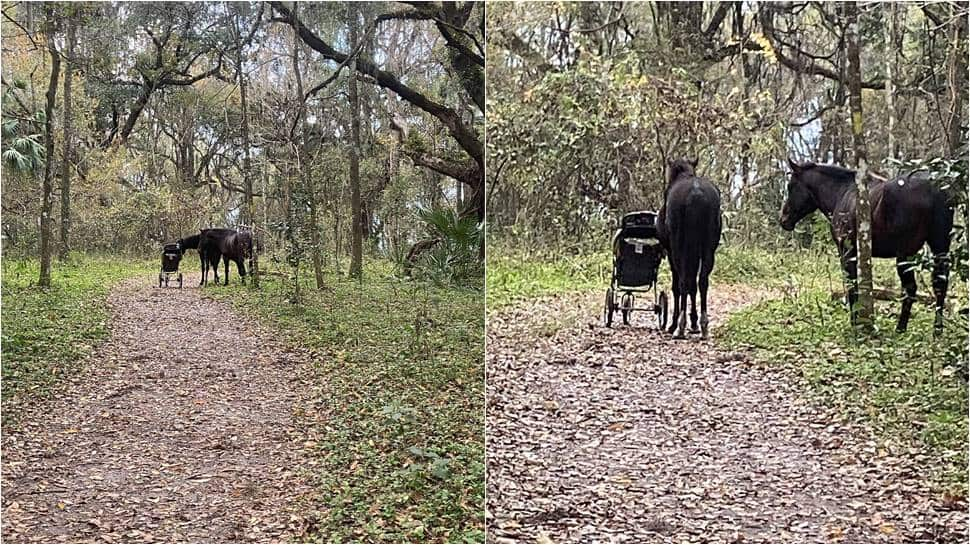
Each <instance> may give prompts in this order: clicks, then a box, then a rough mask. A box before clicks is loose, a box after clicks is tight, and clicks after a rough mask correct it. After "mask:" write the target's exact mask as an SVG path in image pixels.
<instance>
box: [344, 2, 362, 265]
mask: <svg viewBox="0 0 970 545" xmlns="http://www.w3.org/2000/svg"><path fill="white" fill-rule="evenodd" d="M347 24H348V29H349V32H350V36H349V40H350V43H349V46H350V49H351V51H353V50H354V49H356V48H357V39H358V37H357V6H355V5H354V4H353V2H347ZM351 62H352V63H353V64H354V72H351V74H350V77H349V78H348V81H349V85H350V88H349V90H348V93H349V95H350V217H351V221H350V223H351V244H350V276H351V277H352V278H355V279H358V280H359V279H360V278H361V276H362V275H363V255H362V254H363V248H362V245H363V244H362V243H363V241H362V239H361V237H362V235H363V228H362V226H361V217H360V97H359V96H358V94H357V69H358V66H357V59H356V58H355V59H354V60H353V61H351Z"/></svg>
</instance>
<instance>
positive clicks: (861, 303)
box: [843, 2, 873, 333]
mask: <svg viewBox="0 0 970 545" xmlns="http://www.w3.org/2000/svg"><path fill="white" fill-rule="evenodd" d="M843 10H844V15H845V17H846V22H847V23H848V24H847V27H846V37H845V38H846V40H845V41H846V56H847V57H848V59H847V60H848V64H849V66H848V74H847V76H848V87H849V110H850V111H851V112H852V146H853V151H854V153H855V162H856V170H857V173H856V191H857V192H858V198H857V204H856V267H857V271H858V272H857V275H858V276H857V279H856V289H857V290H858V299H857V301H856V306H857V309H852V310H853V311H855V314H856V319H857V323H858V325H859V327H860V328H861V329H862V330H863V331H864V332H865V333H870V332H872V317H873V303H872V214H871V212H870V207H869V185H868V180H869V173H868V167H869V165H868V154H867V150H866V140H865V132H864V131H863V124H862V119H863V118H862V68H861V64H860V61H859V12H858V7H857V5H856V3H855V2H846V3H845V4H843Z"/></svg>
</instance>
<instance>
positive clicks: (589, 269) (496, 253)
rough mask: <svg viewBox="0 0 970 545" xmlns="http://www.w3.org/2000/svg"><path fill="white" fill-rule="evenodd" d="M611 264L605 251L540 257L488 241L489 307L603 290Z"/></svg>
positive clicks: (487, 277)
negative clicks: (548, 296) (552, 257)
mask: <svg viewBox="0 0 970 545" xmlns="http://www.w3.org/2000/svg"><path fill="white" fill-rule="evenodd" d="M610 267H611V258H610V254H609V252H607V251H604V252H599V253H595V254H589V255H583V256H561V257H560V258H558V259H549V258H546V259H543V258H541V257H537V256H534V255H530V254H527V253H525V252H521V251H518V252H517V251H514V250H508V249H503V247H502V246H500V245H493V244H489V247H488V273H487V274H486V275H485V281H486V298H487V300H488V308H489V310H496V309H499V308H501V307H504V306H506V305H509V304H511V303H514V302H515V301H518V300H521V299H528V298H533V297H541V296H544V295H559V294H565V293H573V292H580V291H587V290H593V289H600V288H601V289H604V290H605V289H606V287H607V286H609V283H610Z"/></svg>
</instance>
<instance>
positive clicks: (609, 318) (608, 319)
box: [603, 288, 614, 327]
mask: <svg viewBox="0 0 970 545" xmlns="http://www.w3.org/2000/svg"><path fill="white" fill-rule="evenodd" d="M613 309H614V307H613V288H607V290H606V305H605V306H604V307H603V324H604V325H606V327H611V326H612V325H613Z"/></svg>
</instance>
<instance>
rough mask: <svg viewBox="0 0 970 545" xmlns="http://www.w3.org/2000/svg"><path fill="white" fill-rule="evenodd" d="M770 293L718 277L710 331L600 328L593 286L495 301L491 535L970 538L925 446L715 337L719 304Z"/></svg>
mask: <svg viewBox="0 0 970 545" xmlns="http://www.w3.org/2000/svg"><path fill="white" fill-rule="evenodd" d="M490 281H491V280H490ZM490 293H491V292H490ZM766 296H767V295H766V292H765V291H763V289H754V288H748V287H739V286H737V285H735V286H727V285H724V284H721V285H720V286H715V287H714V288H712V292H711V303H710V308H711V309H712V322H713V323H714V326H715V329H714V339H713V340H709V341H701V340H700V339H699V338H698V337H697V336H693V337H692V338H690V339H688V340H686V341H678V340H673V339H672V338H671V337H670V336H669V335H666V334H661V333H659V332H657V331H656V329H655V320H654V317H653V315H647V314H637V315H635V318H634V322H633V326H631V327H627V326H614V328H613V329H607V328H604V327H602V326H601V323H600V314H601V312H602V290H601V289H600V290H597V291H595V292H593V291H585V292H582V293H572V294H566V295H551V296H545V297H539V298H537V299H532V300H526V301H519V302H516V303H512V304H511V305H510V306H507V307H505V308H503V309H501V310H500V311H498V312H490V313H489V316H488V345H487V346H488V349H487V353H488V356H487V358H488V360H487V369H488V385H487V391H488V412H487V423H488V445H487V449H488V453H489V460H488V467H489V480H488V513H489V524H488V527H489V541H491V542H510V541H538V542H591V541H600V542H656V541H663V542H679V541H731V542H739V541H768V542H771V541H774V542H778V541H784V542H791V541H808V542H812V541H824V542H908V541H921V542H922V541H938V542H966V539H967V517H966V510H967V504H966V501H965V499H964V498H963V497H961V496H959V495H956V496H952V495H947V494H940V492H939V491H938V490H935V489H933V488H932V485H931V484H930V483H929V481H928V480H927V479H926V478H925V476H926V472H927V470H928V469H932V468H933V466H934V465H935V464H937V460H936V459H935V458H934V456H933V455H932V453H930V452H924V451H922V450H920V449H919V448H916V447H913V446H909V445H907V446H899V447H898V448H897V447H894V446H889V445H886V443H885V442H882V441H880V440H879V439H878V438H877V437H876V436H875V435H874V434H873V432H872V430H871V429H869V427H868V426H866V425H864V424H861V423H858V422H852V421H847V420H846V419H844V418H842V417H841V416H840V414H839V413H838V412H837V410H835V409H834V408H832V407H830V406H828V405H824V404H819V403H816V402H815V401H814V400H812V399H810V398H808V397H807V396H806V393H807V392H806V390H805V389H804V388H801V387H800V384H799V383H798V382H799V380H798V377H797V376H796V373H793V372H792V369H791V368H790V367H788V366H784V365H776V366H769V365H759V364H757V363H756V362H754V361H752V360H751V358H750V357H749V355H748V354H747V353H744V352H733V351H728V350H726V349H724V348H722V347H721V344H720V343H719V341H718V327H719V326H721V325H722V324H723V322H724V321H725V319H726V317H727V316H728V315H729V314H730V313H731V312H734V311H736V310H738V309H740V308H742V307H744V306H746V305H748V304H751V303H755V302H757V301H758V300H760V299H762V298H764V297H766ZM490 308H491V303H490Z"/></svg>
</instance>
